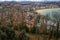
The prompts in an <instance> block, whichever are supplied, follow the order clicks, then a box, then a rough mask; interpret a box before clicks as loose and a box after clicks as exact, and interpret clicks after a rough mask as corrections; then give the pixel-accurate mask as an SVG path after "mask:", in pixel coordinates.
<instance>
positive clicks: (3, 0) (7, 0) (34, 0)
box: [0, 0, 60, 1]
mask: <svg viewBox="0 0 60 40" xmlns="http://www.w3.org/2000/svg"><path fill="white" fill-rule="evenodd" d="M0 1H60V0H0Z"/></svg>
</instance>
